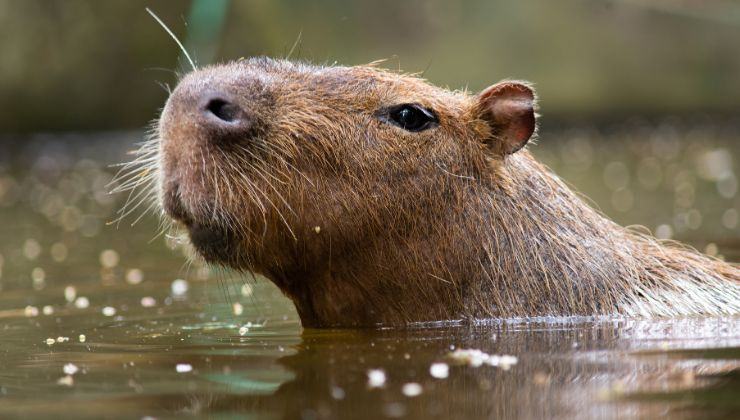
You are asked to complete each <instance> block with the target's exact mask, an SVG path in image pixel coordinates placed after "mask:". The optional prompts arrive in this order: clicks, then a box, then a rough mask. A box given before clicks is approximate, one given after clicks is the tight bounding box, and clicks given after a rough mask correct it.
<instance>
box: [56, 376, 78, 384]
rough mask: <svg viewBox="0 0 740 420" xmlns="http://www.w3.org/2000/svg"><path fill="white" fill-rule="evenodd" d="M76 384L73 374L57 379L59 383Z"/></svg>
mask: <svg viewBox="0 0 740 420" xmlns="http://www.w3.org/2000/svg"><path fill="white" fill-rule="evenodd" d="M74 384H75V380H74V378H73V377H72V375H67V376H62V377H61V378H59V379H57V385H64V386H72V385H74Z"/></svg>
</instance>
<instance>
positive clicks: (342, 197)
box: [158, 58, 535, 277]
mask: <svg viewBox="0 0 740 420" xmlns="http://www.w3.org/2000/svg"><path fill="white" fill-rule="evenodd" d="M534 108H535V96H534V93H533V91H532V89H531V88H530V87H529V86H528V85H527V84H525V83H521V82H514V81H504V82H501V83H498V84H495V85H493V86H491V87H489V88H488V89H486V90H484V91H483V92H482V93H480V94H478V95H470V94H467V93H465V92H450V91H447V90H444V89H440V88H437V87H434V86H432V85H430V84H428V83H426V82H425V81H424V80H422V79H419V78H417V77H413V76H408V75H401V74H397V73H391V72H387V71H383V70H379V69H377V68H375V67H374V66H361V67H336V66H332V67H316V66H310V65H305V64H297V63H292V62H288V61H281V60H272V59H267V58H255V59H247V60H241V61H237V62H232V63H229V64H225V65H218V66H212V67H208V68H204V69H202V70H198V71H194V72H192V73H190V74H188V75H187V76H185V77H184V78H183V79H182V80H181V81H180V83H179V84H178V86H177V88H176V89H175V90H174V91H173V92H172V94H171V96H170V98H169V100H168V101H167V105H166V106H165V108H164V111H163V113H162V117H161V119H160V122H159V127H158V131H159V133H158V134H159V137H160V146H159V148H160V150H159V152H160V159H161V161H160V165H161V177H160V196H161V202H162V204H163V207H164V209H165V211H166V213H167V214H168V215H169V216H170V217H171V218H173V219H175V220H177V221H179V222H181V223H182V224H183V225H184V226H185V227H186V228H187V230H188V232H189V236H190V239H191V241H192V243H193V245H194V247H195V248H196V250H197V251H198V252H199V253H200V254H201V255H202V256H203V257H204V258H205V259H206V260H207V261H209V262H216V263H221V264H225V265H228V266H231V267H234V268H238V269H249V270H255V271H258V272H262V273H265V274H268V275H269V274H273V275H275V276H277V277H285V276H286V273H300V272H303V271H305V272H309V271H311V270H312V267H316V266H319V265H323V264H324V263H325V262H327V261H330V260H331V258H332V255H333V256H335V257H336V256H339V255H342V254H346V253H348V252H351V250H353V249H356V246H357V244H359V243H362V241H372V240H373V238H374V237H376V236H377V235H376V234H377V232H379V231H383V230H403V229H406V228H407V227H409V226H413V225H414V224H419V223H424V221H425V216H426V214H427V213H430V212H435V211H448V210H446V209H444V208H443V207H444V206H443V207H440V205H439V203H438V202H437V203H435V202H434V201H439V199H440V196H439V195H438V194H436V193H435V192H437V191H440V190H443V189H444V188H446V187H445V185H448V184H449V181H448V180H449V178H450V177H451V176H453V177H461V178H481V177H488V176H495V171H494V170H493V169H492V168H495V167H496V162H497V161H501V160H503V159H505V157H506V156H507V155H509V154H512V153H515V152H517V151H518V150H519V149H521V148H522V147H523V146H524V145H525V144H526V143H527V141H528V140H529V139H530V138H531V137H532V135H533V134H534V132H535V110H534ZM502 182H504V181H503V180H502ZM453 204H454V203H453Z"/></svg>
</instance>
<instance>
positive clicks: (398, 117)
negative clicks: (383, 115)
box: [388, 104, 438, 131]
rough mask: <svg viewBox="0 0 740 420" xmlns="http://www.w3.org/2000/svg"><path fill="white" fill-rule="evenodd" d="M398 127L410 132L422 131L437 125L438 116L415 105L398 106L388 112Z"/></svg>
mask: <svg viewBox="0 0 740 420" xmlns="http://www.w3.org/2000/svg"><path fill="white" fill-rule="evenodd" d="M388 117H389V119H390V120H391V121H393V122H394V123H395V124H396V125H398V126H399V127H401V128H403V129H404V130H408V131H422V130H426V129H428V128H431V127H433V126H434V125H436V124H437V122H438V121H437V116H436V115H434V113H433V112H432V111H430V110H428V109H426V108H423V107H421V106H419V105H415V104H403V105H397V106H395V107H393V108H391V109H390V110H389V112H388Z"/></svg>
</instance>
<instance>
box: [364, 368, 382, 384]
mask: <svg viewBox="0 0 740 420" xmlns="http://www.w3.org/2000/svg"><path fill="white" fill-rule="evenodd" d="M385 379H386V377H385V371H384V370H383V369H370V370H368V371H367V386H368V387H370V388H382V387H383V386H385Z"/></svg>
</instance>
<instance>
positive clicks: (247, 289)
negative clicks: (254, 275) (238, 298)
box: [242, 283, 253, 297]
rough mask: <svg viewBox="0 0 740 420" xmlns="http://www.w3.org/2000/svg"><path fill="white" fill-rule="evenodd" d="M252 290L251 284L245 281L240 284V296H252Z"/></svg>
mask: <svg viewBox="0 0 740 420" xmlns="http://www.w3.org/2000/svg"><path fill="white" fill-rule="evenodd" d="M252 292H253V290H252V285H250V284H247V283H244V284H243V285H242V296H244V297H249V296H252Z"/></svg>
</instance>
